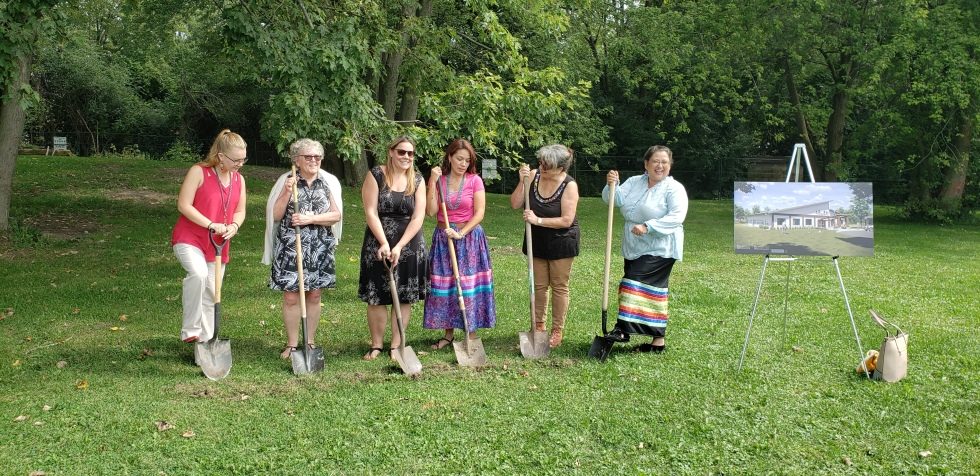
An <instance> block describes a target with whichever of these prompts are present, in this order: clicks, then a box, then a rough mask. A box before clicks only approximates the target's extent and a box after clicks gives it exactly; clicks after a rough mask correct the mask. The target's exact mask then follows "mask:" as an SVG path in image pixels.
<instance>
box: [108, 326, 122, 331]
mask: <svg viewBox="0 0 980 476" xmlns="http://www.w3.org/2000/svg"><path fill="white" fill-rule="evenodd" d="M109 330H110V331H113V332H115V331H124V330H126V328H125V327H110V328H109Z"/></svg>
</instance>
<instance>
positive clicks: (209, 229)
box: [207, 222, 214, 231]
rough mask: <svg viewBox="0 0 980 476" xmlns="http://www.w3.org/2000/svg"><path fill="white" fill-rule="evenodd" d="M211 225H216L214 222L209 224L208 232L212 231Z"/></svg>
mask: <svg viewBox="0 0 980 476" xmlns="http://www.w3.org/2000/svg"><path fill="white" fill-rule="evenodd" d="M211 225H214V222H211V223H208V226H207V229H208V231H211Z"/></svg>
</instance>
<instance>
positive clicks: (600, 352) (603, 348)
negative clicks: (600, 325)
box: [589, 336, 614, 362]
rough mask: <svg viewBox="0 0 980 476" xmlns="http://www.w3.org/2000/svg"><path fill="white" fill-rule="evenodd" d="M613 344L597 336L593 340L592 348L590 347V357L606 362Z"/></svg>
mask: <svg viewBox="0 0 980 476" xmlns="http://www.w3.org/2000/svg"><path fill="white" fill-rule="evenodd" d="M613 344H614V342H613V341H611V340H609V339H606V338H605V337H602V336H595V338H594V339H592V347H589V357H592V358H595V359H599V362H605V361H606V359H607V358H609V353H610V352H612V348H613Z"/></svg>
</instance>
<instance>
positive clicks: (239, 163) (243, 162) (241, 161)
mask: <svg viewBox="0 0 980 476" xmlns="http://www.w3.org/2000/svg"><path fill="white" fill-rule="evenodd" d="M218 154H219V155H224V156H225V158H226V159H228V160H230V161H231V163H233V164H235V165H239V166H240V165H245V162H248V157H245V158H243V159H238V160H235V159H233V158H231V157H228V156H227V155H225V154H222V153H220V152H219V153H218Z"/></svg>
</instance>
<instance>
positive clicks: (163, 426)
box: [153, 420, 174, 431]
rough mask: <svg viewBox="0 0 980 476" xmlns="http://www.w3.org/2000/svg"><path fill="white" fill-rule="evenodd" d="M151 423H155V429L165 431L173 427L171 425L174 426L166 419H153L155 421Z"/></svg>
mask: <svg viewBox="0 0 980 476" xmlns="http://www.w3.org/2000/svg"><path fill="white" fill-rule="evenodd" d="M153 423H155V424H156V426H157V431H167V430H169V429H171V428H173V427H174V426H173V425H171V424H170V422H169V421H167V420H160V421H155V422H153Z"/></svg>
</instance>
